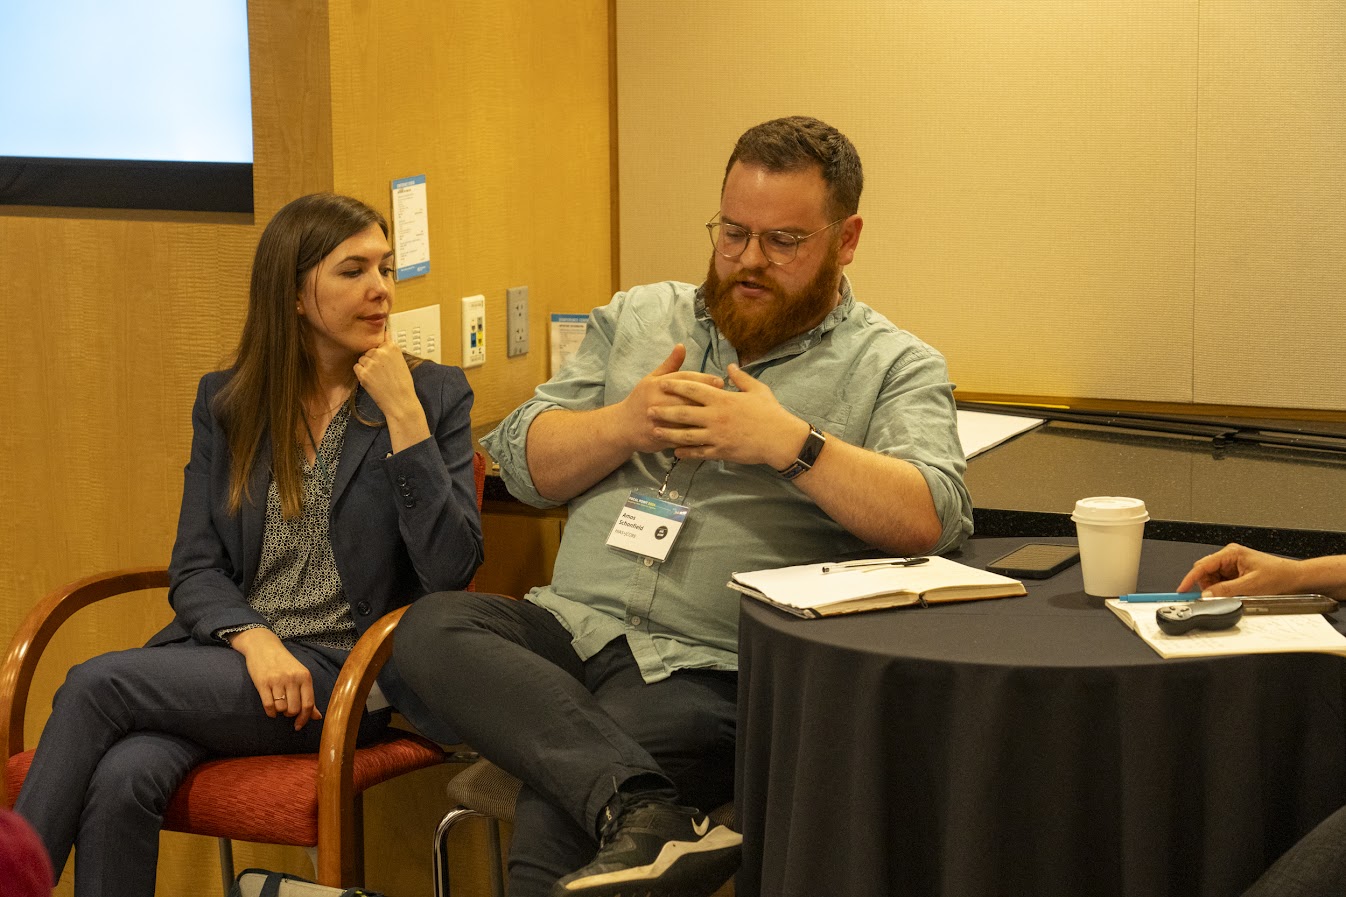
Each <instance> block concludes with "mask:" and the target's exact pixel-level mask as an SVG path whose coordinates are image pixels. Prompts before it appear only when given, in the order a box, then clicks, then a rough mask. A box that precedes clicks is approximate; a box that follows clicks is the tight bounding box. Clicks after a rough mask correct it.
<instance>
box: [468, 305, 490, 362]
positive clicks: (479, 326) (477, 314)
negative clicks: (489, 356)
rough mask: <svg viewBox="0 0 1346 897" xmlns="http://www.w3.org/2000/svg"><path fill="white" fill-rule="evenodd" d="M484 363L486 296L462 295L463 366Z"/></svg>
mask: <svg viewBox="0 0 1346 897" xmlns="http://www.w3.org/2000/svg"><path fill="white" fill-rule="evenodd" d="M485 363H486V297H485V296H464V297H463V367H465V368H475V367H480V366H481V365H483V364H485Z"/></svg>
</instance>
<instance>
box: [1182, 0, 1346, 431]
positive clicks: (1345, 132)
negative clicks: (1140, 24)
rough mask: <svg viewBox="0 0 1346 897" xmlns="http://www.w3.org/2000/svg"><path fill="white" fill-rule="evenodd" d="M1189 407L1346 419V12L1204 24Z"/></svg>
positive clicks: (1296, 10)
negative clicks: (1306, 411) (1274, 409)
mask: <svg viewBox="0 0 1346 897" xmlns="http://www.w3.org/2000/svg"><path fill="white" fill-rule="evenodd" d="M1201 57H1202V67H1201V90H1200V119H1199V120H1200V130H1199V133H1200V139H1199V144H1198V146H1199V159H1200V167H1199V169H1198V172H1199V190H1198V194H1197V195H1198V203H1197V212H1198V215H1197V224H1198V228H1197V249H1198V251H1197V269H1196V275H1197V276H1196V315H1195V334H1196V340H1195V344H1196V353H1195V355H1196V369H1195V399H1196V400H1197V401H1199V402H1223V403H1234V404H1246V405H1272V406H1291V407H1300V408H1323V409H1336V410H1341V409H1346V365H1342V364H1341V363H1340V362H1339V359H1340V358H1341V355H1342V334H1343V333H1346V2H1343V0H1278V2H1275V3H1267V2H1264V0H1222V2H1219V3H1214V2H1207V3H1205V4H1204V5H1203V6H1202V11H1201Z"/></svg>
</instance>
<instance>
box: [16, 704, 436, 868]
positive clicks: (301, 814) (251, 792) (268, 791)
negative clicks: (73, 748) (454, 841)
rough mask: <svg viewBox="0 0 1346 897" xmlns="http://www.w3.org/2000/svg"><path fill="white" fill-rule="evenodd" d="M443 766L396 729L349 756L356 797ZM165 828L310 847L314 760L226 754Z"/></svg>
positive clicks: (22, 768) (24, 756)
mask: <svg viewBox="0 0 1346 897" xmlns="http://www.w3.org/2000/svg"><path fill="white" fill-rule="evenodd" d="M32 762H33V751H24V752H23V753H21V754H15V755H14V756H13V757H10V758H9V764H8V767H7V769H6V770H5V774H6V776H5V779H6V780H5V784H6V785H7V786H8V792H9V794H10V795H17V794H18V793H19V786H20V785H22V784H23V780H24V777H25V776H27V775H28V766H29V764H31V763H32ZM443 762H444V751H443V750H442V749H441V748H440V747H439V745H437V744H435V743H434V742H433V741H430V740H429V739H427V738H423V737H421V736H420V735H416V734H414V733H412V732H404V731H402V730H400V729H390V730H389V731H388V733H387V734H386V735H385V736H384V737H382V738H380V739H379V740H377V741H375V742H372V743H371V744H369V745H367V746H365V747H362V748H358V749H356V751H355V763H354V780H353V788H352V790H353V791H354V793H356V794H359V793H361V792H363V791H364V790H365V789H366V788H371V787H373V786H374V785H377V784H379V783H380V782H385V781H387V780H388V779H393V778H396V777H397V776H400V775H404V774H406V773H409V772H414V771H415V770H418V769H424V768H425V767H428V766H436V765H438V764H440V763H443ZM164 828H166V829H168V830H169V831H174V832H187V833H189V834H194V835H208V836H210V837H212V838H229V839H231V840H235V841H255V842H259V843H262V844H291V845H294V846H296V847H314V846H316V845H317V843H318V755H317V754H286V755H279V754H277V755H269V756H263V757H227V758H221V759H218V760H207V761H206V762H205V763H202V764H201V765H200V766H197V767H196V768H195V769H193V770H192V771H191V772H190V773H188V774H187V778H186V779H184V780H183V782H182V784H181V785H179V786H178V790H177V792H176V793H174V795H173V799H172V801H170V802H169V805H168V810H167V812H166V813H165V814H164Z"/></svg>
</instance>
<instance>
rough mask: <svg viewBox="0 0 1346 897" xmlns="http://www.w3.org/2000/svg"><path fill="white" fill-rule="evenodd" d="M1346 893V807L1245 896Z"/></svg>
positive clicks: (1333, 895)
mask: <svg viewBox="0 0 1346 897" xmlns="http://www.w3.org/2000/svg"><path fill="white" fill-rule="evenodd" d="M1343 894H1346V807H1342V808H1341V809H1340V810H1337V812H1335V813H1333V814H1332V815H1331V816H1329V817H1327V818H1326V819H1324V820H1323V821H1322V822H1320V823H1318V825H1317V827H1315V828H1314V829H1313V830H1312V831H1310V832H1309V833H1308V834H1307V835H1305V836H1304V837H1303V838H1302V839H1301V840H1300V841H1299V843H1297V844H1295V846H1293V847H1291V848H1290V849H1289V850H1287V851H1286V852H1285V853H1284V854H1282V856H1281V858H1280V859H1279V860H1277V861H1276V862H1275V864H1273V865H1272V867H1271V868H1270V869H1268V870H1267V871H1266V872H1264V873H1263V874H1262V877H1261V878H1259V879H1258V880H1257V881H1256V882H1254V883H1253V886H1252V887H1251V888H1249V889H1248V890H1246V891H1244V892H1243V897H1341V895H1343Z"/></svg>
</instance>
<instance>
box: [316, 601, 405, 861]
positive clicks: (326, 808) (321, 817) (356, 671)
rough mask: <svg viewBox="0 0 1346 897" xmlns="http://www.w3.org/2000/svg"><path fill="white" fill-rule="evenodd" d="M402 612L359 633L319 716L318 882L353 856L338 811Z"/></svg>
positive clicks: (350, 792)
mask: <svg viewBox="0 0 1346 897" xmlns="http://www.w3.org/2000/svg"><path fill="white" fill-rule="evenodd" d="M409 606H410V605H408V607H409ZM406 611H407V608H406V607H399V608H398V609H397V610H394V611H390V612H389V613H386V614H384V615H383V616H382V617H381V618H379V620H378V621H376V622H375V623H374V625H373V626H370V627H369V629H367V630H365V634H364V635H362V636H360V640H359V641H358V642H356V643H355V647H354V648H353V649H352V650H351V653H350V654H349V655H347V657H346V662H345V664H343V665H342V667H341V675H339V676H338V677H337V681H336V686H335V687H334V688H333V690H332V699H331V701H330V702H328V704H327V710H326V712H325V714H324V716H323V728H322V742H321V744H320V745H319V747H318V869H317V872H318V880H319V881H329V882H330V881H342V880H344V878H343V876H342V871H341V869H340V868H339V866H340V862H341V857H343V856H345V857H350V856H353V855H354V849H355V844H354V830H353V828H352V826H350V825H349V824H348V825H345V826H343V825H342V818H341V814H342V812H343V808H344V807H350V806H351V805H352V802H353V801H354V799H355V783H354V778H355V771H354V770H355V737H356V735H358V734H359V731H360V720H361V718H362V717H363V715H364V711H365V701H367V700H368V699H369V692H370V689H372V688H373V687H374V680H375V679H377V678H378V675H379V671H380V670H382V669H383V665H384V664H385V663H387V661H388V658H389V657H391V656H392V653H393V638H392V636H393V630H395V629H396V628H397V622H398V620H401V619H402V614H404V613H406ZM324 833H326V834H324ZM347 838H349V839H351V842H352V843H350V844H347V845H344V846H343V847H342V848H341V849H340V850H325V849H323V848H324V842H328V843H331V842H333V841H340V840H346V839H347Z"/></svg>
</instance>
